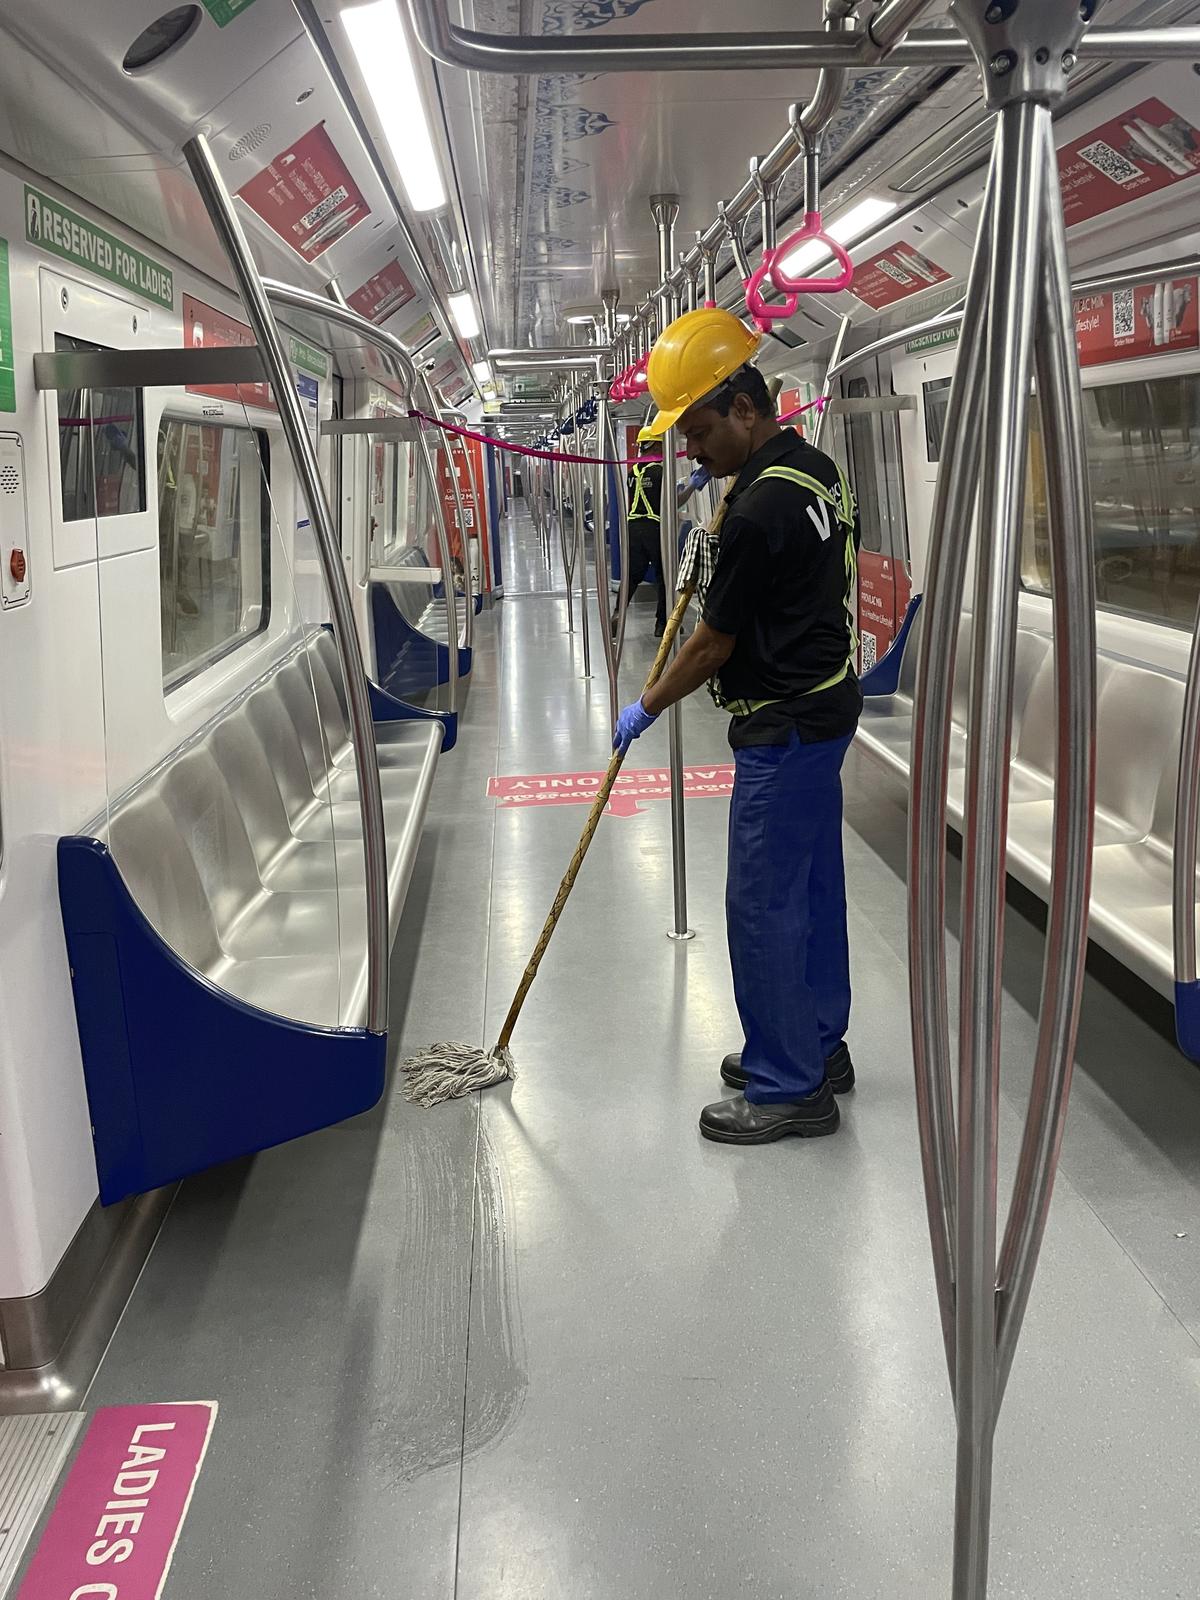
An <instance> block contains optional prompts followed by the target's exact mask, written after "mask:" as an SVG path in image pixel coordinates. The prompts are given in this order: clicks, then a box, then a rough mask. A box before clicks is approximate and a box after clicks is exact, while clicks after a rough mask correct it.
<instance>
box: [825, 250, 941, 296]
mask: <svg viewBox="0 0 1200 1600" xmlns="http://www.w3.org/2000/svg"><path fill="white" fill-rule="evenodd" d="M949 277H950V274H949V273H948V272H947V271H946V269H945V268H944V267H939V266H938V264H937V262H936V261H931V260H930V259H929V257H928V256H924V255H922V254H921V252H920V251H919V250H918V249H917V248H916V246H915V245H911V244H897V245H893V246H892V248H891V249H890V250H885V251H884V252H883V254H882V255H878V256H872V258H871V259H870V261H864V262H863V263H862V265H861V266H859V267H855V269H854V282H853V283H852V284H851V285H850V293H851V294H852V295H854V297H855V298H856V299H858V300H861V301H862V303H863V304H864V305H866V306H870V307H871V309H872V311H882V310H883V308H884V306H890V305H895V303H896V301H897V300H907V299H908V297H909V295H912V294H920V293H921V291H922V289H931V288H932V287H933V285H934V284H935V283H945V282H947V280H948V279H949Z"/></svg>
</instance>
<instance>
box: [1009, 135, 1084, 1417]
mask: <svg viewBox="0 0 1200 1600" xmlns="http://www.w3.org/2000/svg"><path fill="white" fill-rule="evenodd" d="M1040 120H1041V138H1042V148H1041V150H1040V152H1039V158H1040V160H1041V162H1042V165H1043V168H1044V177H1043V182H1044V185H1045V206H1044V213H1043V219H1042V247H1041V248H1042V270H1041V272H1040V273H1039V284H1040V291H1041V292H1040V296H1039V305H1038V327H1037V341H1036V355H1035V363H1036V369H1037V380H1038V396H1039V402H1040V408H1041V416H1042V437H1043V440H1044V443H1045V458H1046V490H1047V498H1048V505H1049V512H1050V563H1051V585H1050V588H1051V598H1052V603H1053V607H1054V670H1055V686H1056V689H1055V699H1056V710H1057V721H1058V739H1057V750H1056V759H1055V765H1054V774H1055V780H1054V842H1053V851H1052V856H1051V863H1050V886H1051V893H1050V910H1049V915H1048V917H1047V921H1046V952H1045V958H1044V965H1043V971H1042V1003H1041V1020H1040V1024H1039V1028H1038V1041H1037V1053H1036V1056H1035V1060H1034V1073H1033V1086H1032V1089H1031V1091H1030V1096H1029V1112H1028V1115H1027V1117H1026V1122H1025V1132H1024V1137H1023V1139H1022V1143H1021V1154H1020V1159H1019V1162H1018V1166H1017V1176H1016V1180H1015V1182H1014V1185H1013V1197H1012V1206H1011V1209H1010V1211H1009V1217H1008V1224H1007V1227H1006V1228H1005V1233H1004V1243H1003V1246H1002V1247H1001V1251H1000V1264H999V1268H998V1271H997V1277H996V1291H997V1296H998V1312H999V1315H998V1317H997V1323H996V1338H997V1342H998V1346H999V1350H998V1370H997V1386H996V1404H997V1407H999V1404H1000V1401H1001V1399H1002V1398H1003V1393H1004V1387H1005V1385H1006V1383H1007V1381H1008V1374H1009V1371H1010V1370H1011V1368H1012V1361H1013V1356H1014V1355H1015V1354H1016V1348H1017V1338H1018V1336H1019V1334H1020V1331H1021V1322H1022V1319H1023V1317H1024V1314H1025V1307H1026V1305H1027V1304H1028V1301H1029V1291H1030V1289H1031V1287H1032V1284H1033V1274H1034V1271H1035V1269H1036V1267H1037V1258H1038V1251H1039V1250H1040V1248H1041V1243H1042V1237H1043V1235H1044V1233H1045V1231H1046V1219H1047V1217H1048V1215H1049V1211H1050V1197H1051V1194H1052V1192H1053V1188H1054V1175H1055V1169H1056V1168H1057V1165H1058V1152H1059V1147H1060V1145H1061V1143H1062V1135H1063V1126H1064V1123H1065V1121H1066V1114H1067V1101H1068V1098H1069V1096H1070V1092H1071V1071H1072V1068H1073V1066H1074V1063H1075V1038H1076V1032H1077V1029H1078V1023H1079V1002H1080V996H1081V994H1082V991H1083V976H1084V963H1085V960H1086V958H1087V921H1088V902H1089V899H1090V891H1091V870H1092V835H1093V830H1094V821H1095V792H1096V583H1095V568H1094V566H1093V564H1092V548H1093V532H1092V498H1091V492H1090V486H1089V483H1088V471H1087V457H1086V454H1085V452H1084V426H1083V407H1082V402H1081V394H1080V385H1079V367H1078V356H1077V352H1076V347H1075V319H1074V315H1073V313H1072V304H1073V301H1072V296H1071V278H1070V267H1069V263H1068V259H1067V240H1066V229H1065V227H1064V225H1063V213H1062V198H1061V192H1060V189H1059V182H1058V156H1057V153H1056V151H1055V148H1054V138H1053V133H1052V130H1051V124H1050V113H1049V111H1048V110H1047V111H1045V113H1044V115H1043V117H1042V118H1041V119H1040Z"/></svg>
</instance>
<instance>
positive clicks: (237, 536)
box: [158, 417, 271, 689]
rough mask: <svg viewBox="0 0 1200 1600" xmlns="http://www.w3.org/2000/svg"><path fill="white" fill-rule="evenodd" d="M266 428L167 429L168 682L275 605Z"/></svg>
mask: <svg viewBox="0 0 1200 1600" xmlns="http://www.w3.org/2000/svg"><path fill="white" fill-rule="evenodd" d="M269 474H270V467H269V457H268V447H267V439H266V436H265V435H264V434H262V433H258V432H255V431H253V430H251V429H250V428H238V427H224V426H220V425H217V424H213V423H209V422H196V421H193V420H191V419H185V418H182V417H164V418H163V420H162V423H161V424H160V426H159V430H158V566H159V585H160V603H161V612H162V669H163V684H164V686H165V687H166V688H168V689H170V688H174V687H175V686H176V685H178V684H180V683H182V682H183V681H184V680H185V679H187V678H191V677H194V676H195V675H196V673H197V672H200V671H201V670H202V669H203V668H204V667H207V666H209V665H211V663H212V662H214V661H217V660H219V659H220V657H222V656H224V655H227V654H228V653H229V651H230V650H233V649H235V648H236V646H238V645H239V644H241V643H242V642H243V641H244V640H246V639H249V638H252V637H253V636H254V635H255V634H257V633H261V632H262V631H263V630H264V629H265V628H266V626H267V623H268V621H269V620H270V611H271V582H270V577H271V513H270V490H269Z"/></svg>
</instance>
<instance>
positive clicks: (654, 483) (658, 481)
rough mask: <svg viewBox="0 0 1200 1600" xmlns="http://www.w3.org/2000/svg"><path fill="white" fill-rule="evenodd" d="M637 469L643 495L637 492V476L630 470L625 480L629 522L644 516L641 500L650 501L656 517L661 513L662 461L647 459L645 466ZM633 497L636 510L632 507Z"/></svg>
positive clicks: (644, 511)
mask: <svg viewBox="0 0 1200 1600" xmlns="http://www.w3.org/2000/svg"><path fill="white" fill-rule="evenodd" d="M638 470H639V472H640V473H641V477H642V484H643V486H644V495H639V494H638V493H637V477H636V476H635V474H634V473H633V471H632V470H631V471H630V473H629V476H628V480H627V481H628V487H629V519H630V521H631V522H639V521H641V520H642V519H643V518H644V517H646V510H645V507H644V505H643V504H642V501H643V500H648V501H649V502H650V509H651V510H652V511H653V512H654V515H655V516H656V517H658V516H660V515H661V514H662V482H663V469H662V462H661V461H648V462H647V463H646V464H645V466H643V467H640V468H639V469H638ZM635 497H636V498H637V500H638V509H637V511H636V512H635V511H634V509H633V504H634V499H635Z"/></svg>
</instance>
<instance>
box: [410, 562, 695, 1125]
mask: <svg viewBox="0 0 1200 1600" xmlns="http://www.w3.org/2000/svg"><path fill="white" fill-rule="evenodd" d="M695 592H696V590H695V584H694V583H688V584H687V585H686V586H685V587H684V588H683V589H681V590H680V592H679V599H678V600H677V601H676V602H675V609H674V610H673V611H672V613H671V615H670V617H669V618H668V619H667V626H666V627H665V629H664V630H663V636H662V641H661V643H660V644H659V647H658V654H657V655H656V656H655V658H654V665H653V666H652V667H651V668H650V676H649V677H648V678H647V679H646V687H645V689H643V690H642V693H643V694H645V693H646V692H647V690H649V689H652V688H653V687H654V685H655V684H656V683H657V682H658V680H659V678H660V677H661V676H662V672H663V668H664V667H665V666H666V664H667V657H668V656H669V654H670V651H671V646H672V645H673V644H674V643H675V635H676V634H677V633H678V632H679V629H680V626H681V624H682V622H683V618H684V613H685V612H686V611H687V608H688V605H689V604H690V602H691V598H692V595H693V594H694V593H695ZM624 761H625V752H624V751H620V750H614V751H613V756H612V760H611V761H610V762H609V763H608V771H607V772H606V773H605V774H604V782H603V783H602V784H601V785H600V788H599V789H598V790H597V792H596V798H595V800H593V802H592V808H591V810H590V811H589V812H588V818H587V821H586V823H585V824H584V827H583V833H582V834H581V835H580V839H579V843H578V845H577V846H576V847H575V854H574V855H573V856H572V857H571V864H570V866H569V867H568V868H567V870H566V873H565V874H564V876H563V880H562V882H561V883H560V884H559V886H558V893H557V894H556V895H555V896H554V904H553V905H552V906H551V907H550V915H549V916H548V917H547V918H546V923H545V926H544V927H543V929H542V932H541V936H540V938H539V939H538V942H537V944H536V946H535V947H534V951H533V954H532V955H531V956H530V958H529V964H528V965H527V966H526V968H525V971H524V973H523V974H522V976H521V981H520V983H519V984H518V985H517V992H516V994H515V995H514V996H513V1003H512V1005H511V1006H509V1008H508V1016H507V1017H505V1019H504V1026H503V1028H501V1030H500V1038H499V1039H498V1040H497V1042H496V1045H495V1048H494V1049H492V1050H484V1049H482V1048H481V1047H480V1046H479V1045H472V1044H457V1043H454V1042H448V1043H442V1044H433V1045H430V1046H429V1048H428V1049H427V1050H422V1051H421V1052H420V1053H419V1054H418V1055H415V1056H410V1057H409V1059H408V1060H407V1061H405V1062H403V1063H402V1064H401V1067H400V1070H401V1072H402V1073H403V1074H404V1076H405V1079H406V1082H405V1085H404V1092H405V1094H406V1095H407V1096H408V1098H409V1099H410V1100H413V1101H415V1102H416V1103H417V1105H420V1106H436V1105H440V1104H441V1103H442V1101H443V1100H455V1099H457V1098H458V1097H459V1095H464V1094H473V1093H474V1091H475V1090H476V1089H490V1088H491V1087H492V1086H493V1085H494V1084H497V1083H503V1082H504V1080H505V1079H506V1078H515V1077H516V1070H515V1068H514V1066H513V1058H512V1050H511V1049H510V1048H509V1045H510V1042H511V1040H512V1036H513V1029H514V1028H515V1027H516V1025H517V1018H518V1017H519V1016H520V1015H521V1007H522V1006H523V1005H524V1004H525V997H526V996H527V995H528V993H529V991H530V989H531V988H532V986H533V980H534V979H535V978H536V977H537V970H538V967H539V966H540V965H541V961H542V957H543V956H544V955H545V954H546V947H547V946H548V945H549V943H550V940H551V938H552V937H553V935H554V930H555V928H556V927H557V926H558V919H559V918H560V917H561V916H562V913H563V908H564V907H565V905H566V903H567V897H568V896H569V895H570V893H571V890H572V889H573V888H574V887H575V880H576V878H577V877H578V876H579V869H580V867H582V866H583V858H584V856H586V855H587V853H588V847H589V846H590V844H591V842H592V840H593V838H594V837H595V834H596V829H597V828H598V827H599V826H600V818H601V817H602V816H603V815H604V808H605V806H606V805H607V804H608V797H609V795H610V794H611V793H612V787H613V784H614V783H616V781H617V776H618V774H619V773H620V771H621V767H622V765H623V763H624Z"/></svg>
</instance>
